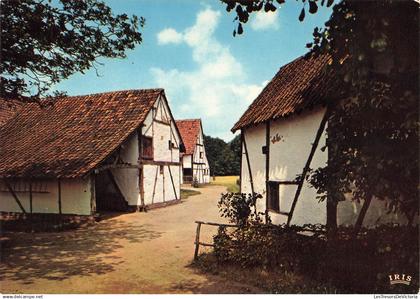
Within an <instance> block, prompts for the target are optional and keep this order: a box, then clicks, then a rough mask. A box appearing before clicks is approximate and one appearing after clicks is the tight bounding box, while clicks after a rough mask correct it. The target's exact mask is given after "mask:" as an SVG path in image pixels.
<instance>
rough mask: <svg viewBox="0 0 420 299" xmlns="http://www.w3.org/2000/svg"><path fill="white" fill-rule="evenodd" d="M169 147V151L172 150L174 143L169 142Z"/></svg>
mask: <svg viewBox="0 0 420 299" xmlns="http://www.w3.org/2000/svg"><path fill="white" fill-rule="evenodd" d="M168 145H169V149H170V150H171V149H172V147H173V143H172V141H170V140H169V141H168Z"/></svg>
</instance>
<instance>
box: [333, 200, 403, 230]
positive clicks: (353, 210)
mask: <svg viewBox="0 0 420 299" xmlns="http://www.w3.org/2000/svg"><path fill="white" fill-rule="evenodd" d="M362 206H363V201H362V202H360V203H357V202H355V201H351V200H346V201H342V202H340V203H339V204H338V207H337V224H338V225H344V226H349V225H354V224H355V223H356V220H357V217H358V215H359V213H360V210H361V209H362ZM407 222H408V219H407V217H405V216H404V215H403V214H401V213H387V207H386V202H385V201H382V200H378V199H373V200H372V202H371V203H370V206H369V209H368V210H367V212H366V216H365V219H364V220H363V226H366V227H372V226H376V225H381V224H385V223H399V224H403V225H404V224H407Z"/></svg>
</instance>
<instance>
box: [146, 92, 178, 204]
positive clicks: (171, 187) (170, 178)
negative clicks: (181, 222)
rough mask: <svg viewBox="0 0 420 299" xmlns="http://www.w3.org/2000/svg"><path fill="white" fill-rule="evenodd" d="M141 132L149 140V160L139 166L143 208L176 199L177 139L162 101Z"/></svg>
mask: <svg viewBox="0 0 420 299" xmlns="http://www.w3.org/2000/svg"><path fill="white" fill-rule="evenodd" d="M141 131H142V134H143V135H144V136H147V137H152V138H153V159H152V160H142V162H141V163H142V164H143V165H142V169H143V188H144V204H145V205H151V204H157V203H164V202H168V201H172V200H176V199H180V192H181V191H180V183H181V182H180V175H181V164H180V158H179V146H180V136H179V135H178V132H177V130H176V125H175V122H174V119H172V117H171V114H170V110H169V107H168V105H167V102H166V100H165V99H164V98H163V97H161V98H159V100H157V101H156V103H155V106H154V108H153V109H152V110H151V111H150V112H149V114H148V116H147V117H146V120H145V122H144V125H143V127H142V130H141ZM170 144H171V145H170Z"/></svg>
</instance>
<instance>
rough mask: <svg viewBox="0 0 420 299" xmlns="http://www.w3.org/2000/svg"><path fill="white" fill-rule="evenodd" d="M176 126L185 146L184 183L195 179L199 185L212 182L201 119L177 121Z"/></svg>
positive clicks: (183, 162)
mask: <svg viewBox="0 0 420 299" xmlns="http://www.w3.org/2000/svg"><path fill="white" fill-rule="evenodd" d="M176 125H177V126H178V129H179V131H180V133H181V137H182V140H183V142H184V145H185V153H183V154H182V158H181V159H182V174H183V175H182V183H191V182H192V181H193V180H194V179H196V180H197V182H198V184H207V183H209V182H210V166H209V161H208V160H207V156H206V148H205V146H204V134H203V126H202V124H201V119H183V120H177V121H176Z"/></svg>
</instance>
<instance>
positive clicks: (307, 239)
mask: <svg viewBox="0 0 420 299" xmlns="http://www.w3.org/2000/svg"><path fill="white" fill-rule="evenodd" d="M309 229H310V230H312V229H315V231H318V232H316V233H315V234H313V235H308V227H285V226H275V225H270V224H268V225H266V224H257V225H246V226H242V227H239V228H238V229H236V230H234V231H232V232H231V233H228V232H227V231H226V229H220V230H219V232H218V234H217V235H216V236H215V237H214V245H215V247H214V254H215V256H216V258H217V260H218V262H219V263H234V264H237V265H240V266H242V267H245V268H252V267H262V268H264V269H267V270H270V269H271V270H272V269H276V270H282V271H285V272H286V271H287V272H299V273H304V274H305V275H308V276H310V277H311V278H313V279H318V280H322V281H323V282H327V283H331V284H332V285H334V286H335V287H337V288H338V289H339V290H341V291H342V292H349V293H350V292H358V293H361V292H362V293H363V292H365V293H372V292H379V293H384V292H387V291H388V292H391V293H396V292H400V291H401V292H416V290H418V278H417V273H418V261H419V256H418V255H419V254H418V243H417V241H418V238H417V236H418V227H392V226H382V227H378V228H376V229H372V230H364V231H363V232H362V233H361V234H360V235H359V236H357V237H354V235H353V231H352V230H350V229H348V228H347V229H346V228H344V229H341V230H339V231H338V232H337V234H336V235H335V236H334V237H331V238H328V239H327V237H326V236H325V234H323V233H321V232H320V231H321V230H319V229H320V227H315V228H314V227H311V228H309ZM403 273H404V274H406V275H410V276H412V282H411V286H410V287H407V286H405V285H403V286H401V285H399V286H398V285H395V286H391V285H390V282H389V277H388V276H389V275H393V274H400V275H401V274H403Z"/></svg>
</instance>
